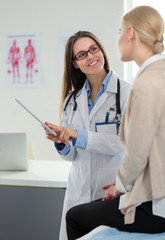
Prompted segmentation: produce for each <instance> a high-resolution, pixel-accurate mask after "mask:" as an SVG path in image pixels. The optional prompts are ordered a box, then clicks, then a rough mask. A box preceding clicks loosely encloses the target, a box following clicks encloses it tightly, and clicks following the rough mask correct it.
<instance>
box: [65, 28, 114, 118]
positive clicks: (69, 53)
mask: <svg viewBox="0 0 165 240" xmlns="http://www.w3.org/2000/svg"><path fill="white" fill-rule="evenodd" d="M82 37H89V38H91V39H93V40H94V41H95V42H96V43H97V44H98V45H99V46H100V47H101V51H102V53H103V56H104V62H105V63H104V69H105V71H106V72H108V71H109V70H110V62H109V57H108V55H107V53H106V50H105V48H104V46H103V45H102V43H101V42H100V40H99V39H98V38H97V37H96V36H95V35H94V34H93V33H91V32H88V31H79V32H77V33H75V34H74V35H73V36H71V37H70V38H69V39H68V41H67V43H66V47H65V56H64V72H63V81H62V90H61V101H60V121H61V109H62V104H63V102H64V100H65V98H66V96H67V95H68V93H69V92H71V91H73V90H76V92H77V91H78V90H80V89H81V88H82V87H83V85H84V82H85V80H86V78H87V77H86V75H85V74H84V73H83V72H82V71H81V70H80V69H79V68H75V67H74V66H73V61H75V60H74V59H73V45H74V43H75V42H76V41H77V40H78V39H80V38H82Z"/></svg>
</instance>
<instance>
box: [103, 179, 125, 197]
mask: <svg viewBox="0 0 165 240" xmlns="http://www.w3.org/2000/svg"><path fill="white" fill-rule="evenodd" d="M103 189H104V190H106V191H105V194H104V197H103V199H102V201H106V200H113V199H116V198H118V197H120V195H122V193H121V192H119V191H118V189H117V188H116V183H115V182H113V183H112V184H109V185H106V186H104V187H103Z"/></svg>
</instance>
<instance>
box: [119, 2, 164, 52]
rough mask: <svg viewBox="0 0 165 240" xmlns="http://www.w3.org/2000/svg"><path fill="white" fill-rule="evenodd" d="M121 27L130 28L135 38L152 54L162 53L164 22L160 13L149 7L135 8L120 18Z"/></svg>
mask: <svg viewBox="0 0 165 240" xmlns="http://www.w3.org/2000/svg"><path fill="white" fill-rule="evenodd" d="M122 24H123V26H126V27H128V26H130V25H131V26H132V27H133V28H134V30H135V34H136V36H137V38H138V39H139V40H140V41H141V42H142V43H144V44H146V45H147V46H148V47H150V48H151V49H152V51H153V54H158V53H162V52H163V51H164V45H163V34H164V21H163V18H162V16H161V15H160V13H159V12H158V11H157V10H156V9H154V8H152V7H149V6H139V7H135V8H133V9H132V10H130V11H129V12H128V13H126V14H125V15H124V16H123V18H122Z"/></svg>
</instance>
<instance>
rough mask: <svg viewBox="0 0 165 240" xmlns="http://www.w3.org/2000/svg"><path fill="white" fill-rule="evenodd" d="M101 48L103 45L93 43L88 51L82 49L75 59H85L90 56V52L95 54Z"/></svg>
mask: <svg viewBox="0 0 165 240" xmlns="http://www.w3.org/2000/svg"><path fill="white" fill-rule="evenodd" d="M100 50H101V47H100V46H99V45H98V44H94V45H92V46H91V47H90V48H89V50H88V51H81V52H79V53H77V54H76V55H75V56H74V57H73V59H76V60H77V61H80V60H83V59H84V58H86V57H87V56H88V52H90V53H91V54H95V53H97V52H98V51H100Z"/></svg>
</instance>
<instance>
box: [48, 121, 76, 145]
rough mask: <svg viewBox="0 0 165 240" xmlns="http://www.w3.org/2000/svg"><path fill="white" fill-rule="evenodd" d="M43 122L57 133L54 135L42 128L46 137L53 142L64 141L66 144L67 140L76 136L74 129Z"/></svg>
mask: <svg viewBox="0 0 165 240" xmlns="http://www.w3.org/2000/svg"><path fill="white" fill-rule="evenodd" d="M45 124H46V125H47V126H48V127H49V128H51V130H52V131H54V132H55V133H56V134H57V136H56V137H55V136H53V135H52V134H51V133H49V131H47V130H46V129H45V128H44V129H45V131H46V135H47V138H48V139H50V140H52V141H54V142H57V143H64V144H67V145H68V141H69V140H73V139H76V138H77V131H76V130H75V129H72V128H68V127H65V126H57V125H54V124H51V123H48V122H45Z"/></svg>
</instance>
